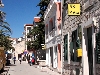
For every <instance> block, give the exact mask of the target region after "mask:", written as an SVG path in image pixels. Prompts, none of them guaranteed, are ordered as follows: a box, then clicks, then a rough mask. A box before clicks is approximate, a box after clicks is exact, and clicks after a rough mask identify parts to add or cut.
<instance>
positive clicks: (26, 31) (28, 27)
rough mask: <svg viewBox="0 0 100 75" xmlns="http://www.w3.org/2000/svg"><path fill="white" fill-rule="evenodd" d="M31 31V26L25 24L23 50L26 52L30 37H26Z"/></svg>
mask: <svg viewBox="0 0 100 75" xmlns="http://www.w3.org/2000/svg"><path fill="white" fill-rule="evenodd" d="M32 29H33V24H25V25H24V30H25V32H24V33H25V49H26V50H27V44H26V43H27V41H31V37H30V36H27V35H28V33H29V32H30V31H31V30H32Z"/></svg>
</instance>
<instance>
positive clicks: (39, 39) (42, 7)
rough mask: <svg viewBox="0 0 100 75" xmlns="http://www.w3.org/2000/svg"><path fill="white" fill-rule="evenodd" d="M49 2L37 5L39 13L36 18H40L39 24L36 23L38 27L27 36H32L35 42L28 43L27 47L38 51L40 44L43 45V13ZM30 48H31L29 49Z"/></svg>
mask: <svg viewBox="0 0 100 75" xmlns="http://www.w3.org/2000/svg"><path fill="white" fill-rule="evenodd" d="M49 2H50V0H41V1H40V2H39V4H37V6H39V7H40V11H39V13H38V14H37V16H40V22H39V23H37V25H38V26H36V27H34V28H33V29H32V30H31V32H30V33H29V35H33V36H36V39H35V41H31V42H28V43H31V44H28V46H29V45H30V46H32V47H33V48H34V49H36V50H37V49H40V48H41V44H44V43H45V24H44V22H43V21H44V13H45V11H46V9H47V7H48V4H49ZM30 48H31V47H30Z"/></svg>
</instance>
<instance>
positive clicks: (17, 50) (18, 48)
mask: <svg viewBox="0 0 100 75" xmlns="http://www.w3.org/2000/svg"><path fill="white" fill-rule="evenodd" d="M22 50H25V40H23V41H21V42H20V43H17V44H16V45H15V56H16V59H17V60H18V54H21V53H23V52H22Z"/></svg>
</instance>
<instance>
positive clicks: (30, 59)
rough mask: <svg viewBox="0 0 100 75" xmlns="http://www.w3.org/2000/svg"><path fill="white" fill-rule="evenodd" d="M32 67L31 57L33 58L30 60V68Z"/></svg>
mask: <svg viewBox="0 0 100 75" xmlns="http://www.w3.org/2000/svg"><path fill="white" fill-rule="evenodd" d="M31 65H32V56H31V58H30V66H31Z"/></svg>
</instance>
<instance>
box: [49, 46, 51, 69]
mask: <svg viewBox="0 0 100 75" xmlns="http://www.w3.org/2000/svg"><path fill="white" fill-rule="evenodd" d="M50 64H51V56H50V48H49V68H50Z"/></svg>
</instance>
